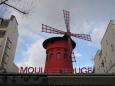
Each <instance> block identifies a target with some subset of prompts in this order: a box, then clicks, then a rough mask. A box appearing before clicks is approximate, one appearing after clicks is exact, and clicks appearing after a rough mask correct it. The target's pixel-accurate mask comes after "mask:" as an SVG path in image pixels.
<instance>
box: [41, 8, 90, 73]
mask: <svg viewBox="0 0 115 86" xmlns="http://www.w3.org/2000/svg"><path fill="white" fill-rule="evenodd" d="M63 14H64V20H65V25H66V30H67V32H64V31H61V30H58V29H55V28H52V27H50V26H47V25H44V24H42V32H46V33H54V34H64V36H63V37H52V38H49V39H46V40H45V41H44V42H43V47H44V48H45V49H46V54H47V56H46V63H45V70H44V72H45V73H48V74H49V73H67V74H72V73H73V64H72V62H73V61H72V54H73V53H72V50H73V49H74V48H75V46H76V43H75V42H74V41H73V40H72V39H71V36H73V37H76V38H80V39H83V40H87V41H91V38H90V35H87V34H75V33H71V32H70V19H69V17H70V13H69V11H66V10H63Z"/></svg>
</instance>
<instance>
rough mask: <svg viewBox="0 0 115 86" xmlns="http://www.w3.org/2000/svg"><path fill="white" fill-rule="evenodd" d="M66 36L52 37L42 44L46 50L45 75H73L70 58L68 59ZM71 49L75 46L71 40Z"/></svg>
mask: <svg viewBox="0 0 115 86" xmlns="http://www.w3.org/2000/svg"><path fill="white" fill-rule="evenodd" d="M67 37H69V36H67V35H64V36H63V37H52V38H49V39H47V40H45V41H44V42H43V47H44V48H45V49H46V55H47V56H46V62H45V70H44V72H45V73H73V65H72V57H68V55H69V53H68V42H67V41H68V40H67ZM71 42H72V49H74V48H75V46H76V44H75V42H74V41H73V40H71Z"/></svg>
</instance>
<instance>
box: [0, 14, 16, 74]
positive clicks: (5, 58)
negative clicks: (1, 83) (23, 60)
mask: <svg viewBox="0 0 115 86" xmlns="http://www.w3.org/2000/svg"><path fill="white" fill-rule="evenodd" d="M17 26H18V23H17V20H16V18H15V16H13V15H12V16H11V18H10V19H2V18H1V19H0V72H10V73H11V72H18V67H17V66H16V65H15V64H14V62H13V60H14V56H15V51H16V45H17V39H18V27H17Z"/></svg>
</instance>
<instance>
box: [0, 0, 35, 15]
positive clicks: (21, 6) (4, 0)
mask: <svg viewBox="0 0 115 86" xmlns="http://www.w3.org/2000/svg"><path fill="white" fill-rule="evenodd" d="M3 4H4V5H5V6H8V7H10V8H12V9H15V10H16V11H18V12H20V13H22V14H24V15H25V14H29V13H30V10H31V9H32V8H31V7H32V6H33V4H34V0H0V5H3Z"/></svg>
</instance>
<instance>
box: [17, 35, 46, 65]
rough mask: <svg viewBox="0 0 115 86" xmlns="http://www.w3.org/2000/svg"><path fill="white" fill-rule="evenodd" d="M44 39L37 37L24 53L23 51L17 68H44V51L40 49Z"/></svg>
mask: <svg viewBox="0 0 115 86" xmlns="http://www.w3.org/2000/svg"><path fill="white" fill-rule="evenodd" d="M43 41H44V39H43V38H42V37H41V38H40V37H39V39H36V41H35V42H34V43H32V44H30V45H29V46H28V48H27V50H26V51H23V54H24V57H23V60H22V61H21V62H18V63H17V65H18V66H33V67H34V66H36V67H44V64H45V50H44V49H43V47H42V42H43Z"/></svg>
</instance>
